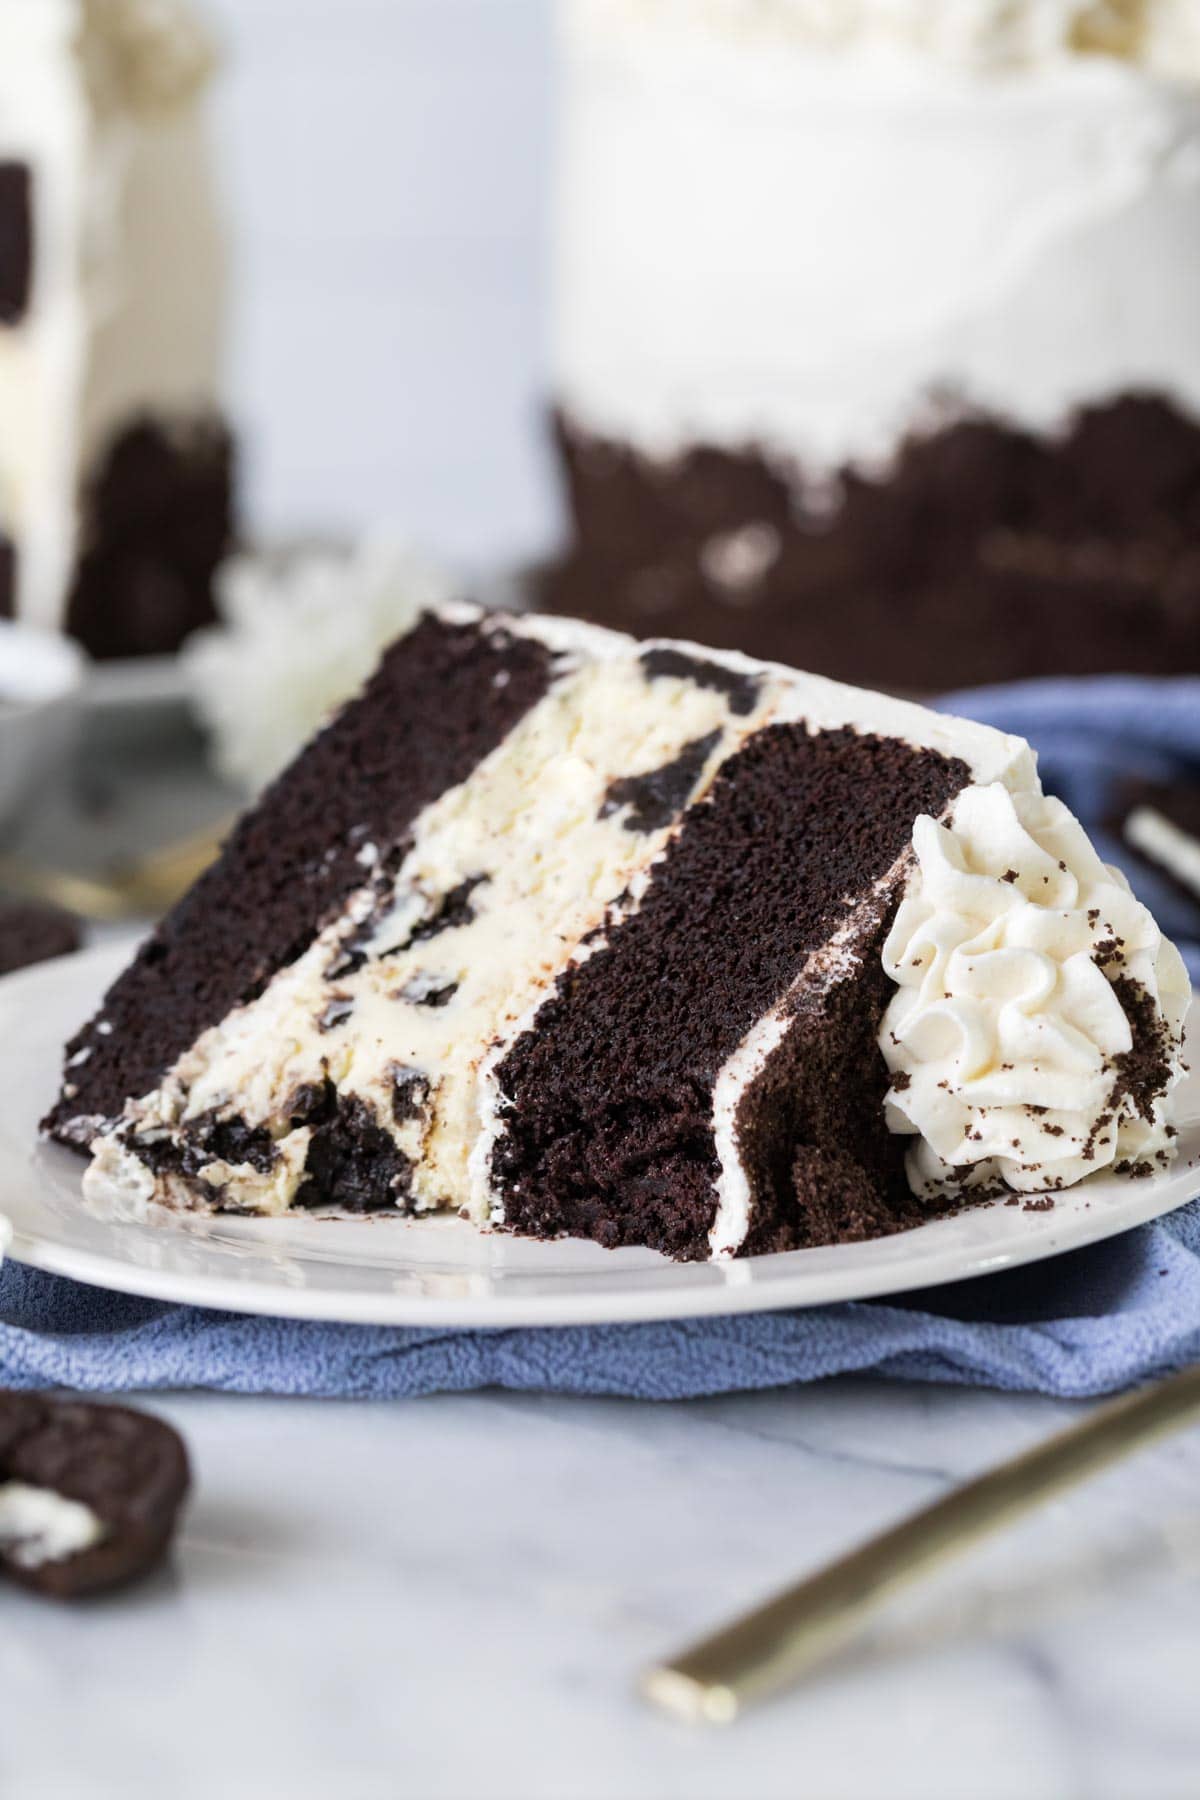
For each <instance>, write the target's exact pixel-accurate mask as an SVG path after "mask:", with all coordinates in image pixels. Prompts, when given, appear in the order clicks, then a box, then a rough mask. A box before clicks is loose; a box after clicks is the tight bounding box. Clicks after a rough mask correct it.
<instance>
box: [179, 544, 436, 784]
mask: <svg viewBox="0 0 1200 1800" xmlns="http://www.w3.org/2000/svg"><path fill="white" fill-rule="evenodd" d="M454 591H455V590H454V584H453V583H452V582H451V581H450V579H449V577H448V576H447V575H446V574H445V573H444V572H442V571H440V570H438V569H436V568H435V567H433V566H432V565H431V564H429V563H427V562H425V561H423V560H422V559H421V558H420V557H419V556H417V555H416V554H415V553H414V552H413V551H412V550H411V549H409V548H407V547H405V546H403V545H400V544H397V543H395V542H394V541H386V540H382V539H368V540H367V541H366V542H364V543H362V544H360V545H358V546H357V547H355V548H354V549H352V550H336V549H331V548H320V549H304V550H300V551H296V552H295V553H290V554H283V555H246V556H239V557H236V558H234V559H233V560H232V561H231V562H229V563H227V564H226V566H225V568H224V569H223V570H222V571H221V575H220V579H219V583H218V591H217V610H218V612H219V614H220V617H221V623H220V625H217V626H214V627H212V628H211V629H210V630H208V631H203V632H199V633H198V634H197V635H196V636H195V637H194V638H193V639H192V641H191V643H190V644H189V645H188V647H187V649H186V650H185V651H184V667H185V669H186V672H187V677H188V683H189V686H190V688H191V691H192V696H193V698H194V700H195V702H196V706H197V709H198V711H199V713H200V716H201V718H202V720H203V721H204V723H205V725H207V726H208V728H209V730H210V731H211V733H212V739H213V759H214V761H215V763H216V766H217V768H218V769H219V770H220V772H221V774H222V775H224V776H225V777H226V778H227V779H228V780H230V781H233V782H235V783H236V784H237V785H238V786H240V787H243V788H246V789H248V790H249V791H250V792H251V793H255V792H257V791H258V789H260V788H261V787H263V786H264V785H265V784H266V783H267V782H268V781H270V779H271V777H272V776H273V775H276V774H278V772H279V770H280V769H282V768H283V767H284V765H285V764H286V763H288V762H289V761H290V760H291V758H292V757H293V756H294V755H295V753H296V751H297V750H298V749H299V748H300V746H301V745H302V744H303V743H304V742H305V741H306V740H307V739H308V738H310V737H311V736H312V734H313V732H314V731H316V729H317V727H318V726H319V725H321V724H322V723H323V722H324V720H325V719H326V718H327V717H328V716H329V714H330V713H331V712H332V711H333V710H334V708H335V707H337V706H338V705H340V704H341V702H342V701H343V700H346V699H348V698H349V696H350V695H351V694H353V693H354V692H356V690H357V689H358V688H359V687H360V686H361V685H362V683H363V682H364V681H365V680H366V678H367V676H368V675H369V674H370V673H371V671H372V669H373V668H374V667H375V664H376V663H377V662H378V660H379V653H380V651H381V650H382V649H383V647H384V646H385V645H386V644H388V643H390V642H391V640H392V639H393V638H395V637H398V636H399V635H400V633H401V632H402V631H405V630H407V628H408V627H409V626H410V625H411V624H412V623H413V622H414V620H415V619H416V618H417V616H418V615H419V614H420V613H421V612H423V611H424V610H425V608H426V607H430V606H440V605H443V604H444V603H445V602H446V601H447V600H449V599H452V598H453V597H454Z"/></svg>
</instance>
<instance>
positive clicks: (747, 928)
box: [492, 723, 970, 1258]
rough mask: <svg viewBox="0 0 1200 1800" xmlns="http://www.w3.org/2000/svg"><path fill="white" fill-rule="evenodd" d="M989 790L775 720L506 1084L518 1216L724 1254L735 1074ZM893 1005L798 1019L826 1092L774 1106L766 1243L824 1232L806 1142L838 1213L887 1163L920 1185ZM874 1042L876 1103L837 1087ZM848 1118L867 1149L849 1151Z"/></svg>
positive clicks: (678, 843) (767, 1155) (579, 1232)
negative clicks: (722, 1093)
mask: <svg viewBox="0 0 1200 1800" xmlns="http://www.w3.org/2000/svg"><path fill="white" fill-rule="evenodd" d="M969 780H970V770H969V769H968V768H967V766H966V765H965V764H964V763H962V762H958V761H955V760H953V759H949V758H947V757H944V756H942V755H940V754H939V753H938V752H936V751H933V750H919V749H914V748H912V747H910V746H909V745H907V744H904V743H902V742H899V741H898V740H896V739H884V738H879V737H874V736H871V735H865V734H864V735H860V734H858V733H856V732H854V731H852V730H831V731H821V732H817V733H815V734H810V732H809V731H808V729H807V728H806V727H805V725H804V724H802V723H797V724H780V725H769V726H767V727H766V728H765V729H763V730H762V731H760V732H759V733H758V734H757V735H756V736H755V737H754V738H753V739H752V740H751V741H750V742H749V743H748V744H747V745H746V746H745V747H744V748H743V749H742V750H740V751H739V752H738V753H737V754H736V755H735V756H734V757H732V758H731V759H730V760H729V762H728V763H726V764H725V766H724V767H723V768H722V770H721V772H720V774H719V775H718V777H717V779H716V782H715V783H714V786H713V789H712V792H711V794H710V797H709V799H708V801H707V802H706V803H705V804H704V805H702V806H699V807H696V808H695V809H693V810H692V811H691V812H690V813H689V814H688V816H687V819H686V822H685V824H684V826H683V829H682V831H681V832H680V834H679V836H678V837H677V838H676V840H675V842H674V843H673V844H672V846H671V848H670V850H669V852H668V853H667V856H666V857H665V859H664V860H663V861H662V862H661V863H660V864H659V865H658V867H657V868H656V870H655V872H654V875H653V878H652V880H651V883H650V887H649V889H648V891H647V893H646V895H645V897H644V899H643V900H642V902H641V904H640V906H639V907H638V909H637V911H636V912H634V913H633V914H632V916H631V917H629V918H628V919H626V920H625V921H624V922H623V923H621V924H619V925H618V926H617V927H616V928H615V929H614V931H613V932H612V935H611V938H610V941H609V942H608V943H607V945H606V946H605V947H604V948H603V949H601V950H598V951H597V952H596V953H595V954H594V955H593V956H591V957H590V958H589V959H588V960H587V961H585V962H582V963H580V964H577V965H575V966H573V967H572V968H570V969H569V970H568V971H567V972H566V973H565V974H564V975H563V976H562V977H561V979H560V981H559V984H558V988H557V991H556V993H555V994H554V996H553V998H552V999H550V1000H548V1001H547V1002H546V1004H545V1005H544V1006H543V1007H542V1009H541V1011H540V1012H539V1013H538V1014H537V1016H536V1018H535V1020H534V1022H533V1024H532V1027H531V1029H530V1030H528V1031H526V1032H525V1033H524V1034H523V1035H522V1036H521V1037H520V1038H519V1039H518V1040H517V1042H516V1043H515V1044H514V1045H513V1047H512V1049H511V1050H510V1051H509V1053H508V1055H507V1056H506V1057H505V1059H504V1060H503V1062H502V1063H501V1064H500V1066H499V1068H498V1070H497V1072H496V1078H497V1082H498V1086H499V1090H500V1094H501V1096H502V1118H503V1126H504V1130H503V1135H502V1137H501V1138H500V1140H499V1142H498V1143H497V1146H496V1149H495V1151H494V1153H493V1158H492V1176H493V1180H494V1182H495V1184H496V1189H497V1192H498V1195H499V1198H500V1201H501V1205H502V1208H503V1218H504V1222H505V1224H506V1225H508V1226H510V1227H511V1228H512V1229H514V1230H516V1231H520V1232H527V1233H530V1234H532V1235H535V1236H549V1235H554V1234H556V1233H560V1232H568V1233H571V1234H572V1235H575V1236H583V1237H591V1238H595V1239H596V1240H597V1241H598V1242H600V1243H602V1244H607V1245H610V1246H614V1245H619V1244H628V1243H639V1244H646V1243H648V1244H650V1245H652V1246H653V1247H654V1248H656V1249H660V1250H664V1251H666V1252H667V1253H668V1254H669V1255H672V1256H677V1257H693V1258H696V1257H704V1256H707V1255H708V1254H709V1245H708V1237H709V1232H710V1230H711V1228H712V1225H713V1220H714V1216H715V1211H716V1192H715V1181H716V1176H717V1160H716V1154H715V1148H714V1139H713V1129H712V1104H713V1090H714V1086H715V1084H716V1081H717V1077H718V1074H719V1072H720V1070H721V1068H722V1066H723V1065H724V1064H725V1063H726V1062H727V1061H728V1059H729V1058H730V1057H731V1056H732V1055H733V1053H734V1051H736V1050H737V1048H738V1046H739V1044H740V1043H741V1042H742V1040H743V1039H744V1038H745V1037H746V1035H747V1034H748V1033H749V1031H750V1030H751V1028H752V1027H753V1026H754V1025H755V1023H756V1022H757V1021H758V1020H759V1019H760V1018H761V1017H762V1016H763V1015H764V1014H765V1013H767V1012H769V1011H770V1009H771V1008H772V1007H774V1006H775V1005H776V1003H777V1002H778V1001H779V1000H780V998H781V997H782V996H783V995H784V993H785V992H786V990H787V989H788V987H789V986H790V984H791V983H792V982H793V981H794V980H795V978H796V976H797V974H798V973H799V971H800V970H801V969H802V968H803V966H804V964H805V962H806V960H807V959H808V957H809V956H810V955H812V954H814V953H816V952H817V951H818V950H820V949H821V947H822V946H823V945H825V944H826V943H827V941H828V940H829V938H830V936H831V934H832V933H833V932H835V931H836V929H837V927H838V925H839V923H840V922H841V921H842V920H843V919H844V918H845V916H846V910H847V905H848V898H849V901H850V903H852V899H853V897H856V896H859V895H861V894H862V893H863V891H864V889H866V890H869V889H870V888H871V887H872V885H873V884H874V883H876V882H877V881H878V880H879V879H880V878H881V877H882V876H885V875H886V873H887V871H888V870H889V869H890V868H891V867H892V865H893V864H894V863H895V862H896V860H897V859H898V858H899V857H900V856H901V855H902V853H903V851H904V849H905V847H906V845H907V843H908V841H909V838H910V836H911V821H912V818H913V816H914V815H915V814H916V813H920V812H932V813H934V814H935V815H936V814H937V813H939V812H940V811H941V810H942V808H943V807H944V806H945V804H946V802H947V801H948V799H949V798H950V797H951V796H952V795H953V794H954V793H955V792H956V791H957V790H958V789H959V788H961V787H963V786H964V785H965V784H966V783H967V782H968V781H969ZM785 846H786V853H785V852H784V847H785ZM868 986H869V987H871V984H868ZM883 1005H884V994H883V992H882V990H881V985H880V983H879V982H875V983H874V984H873V987H871V991H870V993H869V995H865V994H863V993H861V992H860V991H859V990H858V989H857V988H856V989H855V992H854V996H853V999H852V1001H851V1002H850V1017H849V1019H848V1020H843V1021H842V1028H841V1030H840V1032H839V1030H838V1027H837V1022H836V1019H835V1018H833V1017H831V1018H829V1019H825V1020H820V1021H818V1022H817V1026H816V1029H815V1030H814V1029H812V1024H811V1022H810V1020H809V1019H808V1017H807V1016H806V1015H805V1014H804V1013H803V1011H798V1012H797V1015H796V1019H795V1022H794V1025H793V1026H792V1028H791V1031H790V1032H789V1042H790V1043H791V1045H792V1048H793V1056H794V1060H795V1061H798V1062H802V1061H804V1060H805V1057H806V1052H807V1049H808V1048H809V1044H810V1042H811V1044H812V1047H813V1050H814V1059H813V1062H812V1064H811V1065H810V1074H811V1076H812V1079H811V1080H810V1081H807V1082H806V1083H805V1085H804V1087H803V1089H799V1090H797V1091H796V1092H794V1093H793V1094H792V1095H791V1096H790V1097H789V1101H788V1105H787V1106H786V1108H785V1107H782V1106H781V1105H779V1104H778V1102H776V1103H774V1106H773V1108H772V1106H771V1103H767V1102H764V1105H763V1107H762V1109H761V1114H760V1123H761V1124H762V1125H764V1126H765V1127H766V1130H765V1134H764V1135H765V1138H769V1140H770V1145H769V1152H768V1150H767V1146H766V1143H765V1142H764V1146H763V1149H762V1153H761V1155H760V1164H761V1168H762V1173H763V1177H764V1180H765V1181H767V1182H768V1183H769V1188H770V1197H769V1201H768V1208H767V1210H768V1214H769V1216H766V1217H764V1222H763V1225H762V1228H761V1229H762V1233H763V1235H764V1237H765V1238H769V1239H770V1241H772V1242H779V1243H784V1242H787V1243H800V1242H804V1241H808V1239H809V1238H810V1237H811V1236H812V1235H813V1233H814V1231H815V1230H817V1231H819V1228H816V1227H815V1226H814V1225H813V1224H811V1223H810V1222H809V1221H807V1220H806V1219H805V1218H803V1217H802V1216H801V1205H802V1201H803V1194H802V1193H801V1195H800V1196H799V1199H797V1197H796V1196H795V1190H794V1189H792V1188H791V1185H790V1177H789V1174H788V1171H789V1169H790V1166H791V1164H792V1163H793V1161H795V1159H796V1158H797V1157H798V1156H800V1154H801V1151H802V1150H804V1149H812V1150H814V1151H815V1152H817V1153H821V1152H824V1153H825V1157H826V1165H825V1166H826V1170H827V1172H828V1173H829V1174H830V1177H831V1178H834V1177H836V1181H837V1183H838V1189H837V1192H836V1193H830V1194H827V1200H828V1201H829V1202H830V1203H831V1204H833V1205H835V1206H837V1205H839V1204H840V1205H841V1206H842V1207H843V1209H850V1210H852V1209H853V1206H854V1200H853V1191H854V1190H855V1189H862V1188H863V1187H864V1186H867V1185H868V1184H869V1185H871V1187H872V1191H875V1189H874V1183H875V1182H876V1181H877V1179H878V1177H879V1175H880V1173H881V1171H882V1172H884V1178H885V1187H886V1189H891V1190H897V1189H898V1190H902V1189H903V1174H902V1172H901V1161H902V1157H901V1152H900V1150H899V1148H898V1147H897V1145H896V1142H895V1140H892V1142H891V1143H889V1142H888V1133H887V1130H886V1127H885V1125H884V1122H883V1113H882V1095H883V1092H884V1089H885V1088H886V1085H887V1081H886V1073H885V1071H884V1070H883V1068H882V1059H881V1058H880V1057H879V1053H878V1050H877V1049H876V1048H875V1047H874V1032H875V1031H876V1030H877V1028H878V1023H879V1018H880V1016H881V1014H882V1010H883ZM867 1045H869V1046H870V1055H869V1059H868V1062H867V1066H866V1075H865V1085H864V1087H863V1090H862V1092H861V1094H859V1095H858V1096H856V1095H855V1093H854V1091H853V1089H851V1090H850V1092H847V1091H846V1090H845V1088H844V1087H842V1088H839V1087H837V1086H833V1087H829V1086H828V1084H827V1083H826V1081H825V1079H824V1077H825V1076H826V1075H827V1074H829V1073H831V1072H832V1071H834V1070H836V1069H838V1068H840V1069H841V1070H842V1072H843V1073H844V1072H845V1071H846V1069H847V1067H848V1066H849V1064H850V1061H851V1059H853V1058H854V1057H861V1056H862V1054H863V1051H864V1047H865V1046H867ZM876 1065H879V1066H878V1067H876ZM856 1083H857V1077H856ZM873 1098H877V1099H878V1101H879V1105H878V1109H877V1110H874V1111H873V1107H872V1099H873ZM848 1113H849V1114H851V1115H853V1117H854V1119H855V1122H857V1123H860V1124H861V1125H862V1127H863V1134H864V1135H863V1136H862V1137H861V1139H860V1140H857V1141H856V1140H855V1139H854V1138H851V1139H850V1140H847V1138H846V1135H845V1129H844V1128H845V1125H846V1123H847V1114H848ZM872 1119H873V1122H872ZM838 1158H844V1163H837V1159H838ZM835 1164H836V1167H835Z"/></svg>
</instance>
